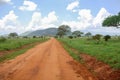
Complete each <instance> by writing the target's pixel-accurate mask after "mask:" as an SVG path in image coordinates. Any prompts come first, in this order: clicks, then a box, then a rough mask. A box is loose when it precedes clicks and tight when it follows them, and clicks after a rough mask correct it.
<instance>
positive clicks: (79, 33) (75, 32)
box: [72, 31, 83, 37]
mask: <svg viewBox="0 0 120 80" xmlns="http://www.w3.org/2000/svg"><path fill="white" fill-rule="evenodd" d="M82 34H83V32H80V31H74V32H73V33H72V35H74V36H75V37H81V35H82Z"/></svg>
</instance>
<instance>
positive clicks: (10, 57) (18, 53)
mask: <svg viewBox="0 0 120 80" xmlns="http://www.w3.org/2000/svg"><path fill="white" fill-rule="evenodd" d="M17 40H18V41H17ZM24 40H25V41H24ZM46 40H48V39H42V38H34V39H33V38H31V39H27V40H26V39H12V40H10V42H13V41H15V43H13V44H16V45H17V46H18V45H19V43H21V44H22V45H19V47H14V45H13V44H10V45H11V46H13V47H12V48H10V46H9V47H8V45H9V44H7V43H6V42H5V43H4V45H6V46H7V48H8V49H9V50H12V49H16V48H20V47H22V46H24V45H29V44H31V43H32V45H30V46H27V47H25V48H23V49H20V50H16V51H14V52H12V53H8V54H5V55H3V56H1V57H0V62H3V61H6V60H10V59H13V58H15V57H16V56H18V55H21V54H23V53H25V52H26V51H27V50H28V49H30V48H32V47H33V46H35V43H36V42H39V43H42V42H45V41H46ZM27 41H28V42H27ZM8 42H9V41H8ZM4 47H5V46H2V48H3V49H2V50H6V49H4Z"/></svg>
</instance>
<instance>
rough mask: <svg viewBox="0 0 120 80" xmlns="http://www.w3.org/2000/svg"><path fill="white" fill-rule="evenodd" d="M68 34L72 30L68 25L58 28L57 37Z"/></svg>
mask: <svg viewBox="0 0 120 80" xmlns="http://www.w3.org/2000/svg"><path fill="white" fill-rule="evenodd" d="M68 32H71V28H70V27H69V26H68V25H61V26H59V28H58V32H57V35H58V36H60V37H62V36H63V35H66V34H67V33H68Z"/></svg>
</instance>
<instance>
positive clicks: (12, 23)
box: [0, 10, 23, 33]
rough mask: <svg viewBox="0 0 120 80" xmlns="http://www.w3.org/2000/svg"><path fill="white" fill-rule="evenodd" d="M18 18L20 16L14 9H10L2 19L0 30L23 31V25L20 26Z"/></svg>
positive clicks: (0, 20)
mask: <svg viewBox="0 0 120 80" xmlns="http://www.w3.org/2000/svg"><path fill="white" fill-rule="evenodd" d="M17 18H18V16H16V15H15V13H14V11H13V10H11V11H9V13H8V14H7V15H5V16H4V17H3V18H2V19H0V32H7V33H9V32H11V31H14V32H15V31H19V30H20V31H21V28H23V27H20V24H19V22H18V20H17Z"/></svg>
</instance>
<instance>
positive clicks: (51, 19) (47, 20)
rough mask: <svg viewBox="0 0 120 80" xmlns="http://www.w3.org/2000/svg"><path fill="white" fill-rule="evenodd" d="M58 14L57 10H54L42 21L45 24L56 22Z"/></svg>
mask: <svg viewBox="0 0 120 80" xmlns="http://www.w3.org/2000/svg"><path fill="white" fill-rule="evenodd" d="M57 18H58V17H57V16H56V15H55V11H52V12H50V13H49V14H48V16H47V17H44V18H43V19H42V23H43V24H49V23H53V22H56V21H57Z"/></svg>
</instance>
